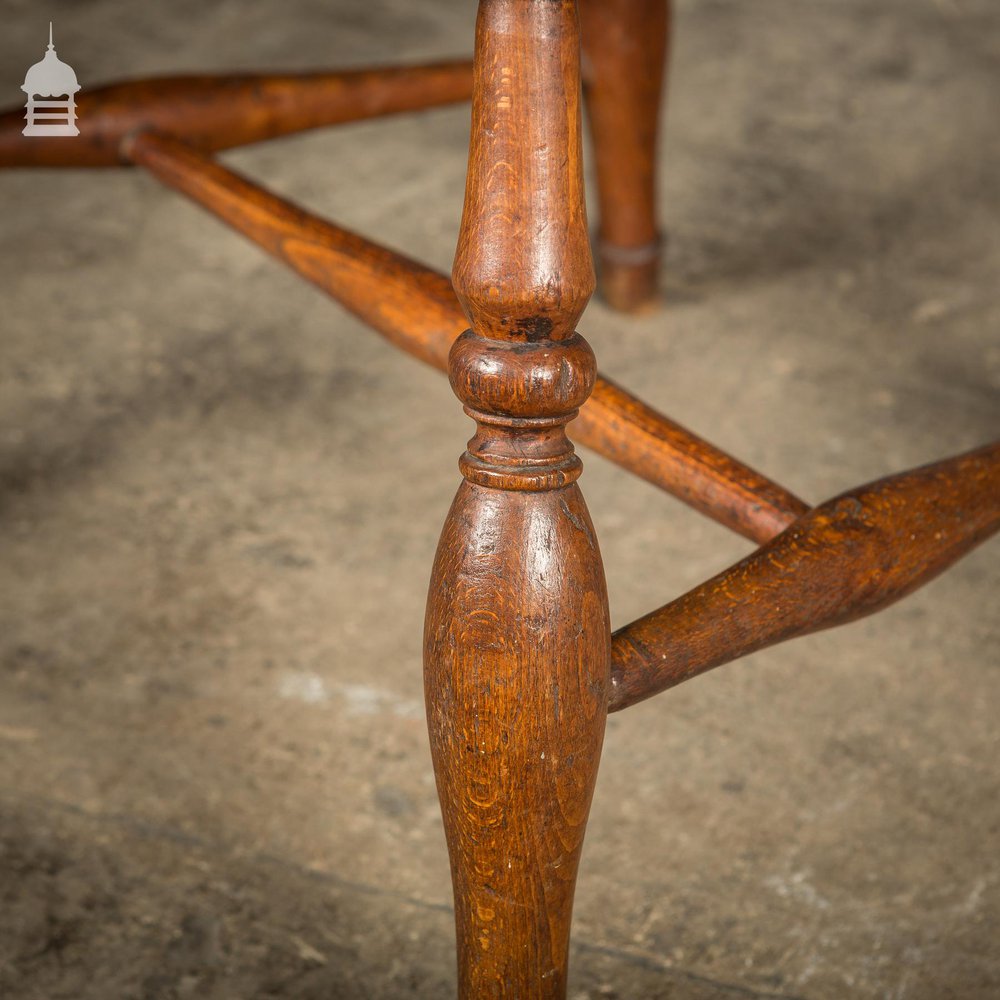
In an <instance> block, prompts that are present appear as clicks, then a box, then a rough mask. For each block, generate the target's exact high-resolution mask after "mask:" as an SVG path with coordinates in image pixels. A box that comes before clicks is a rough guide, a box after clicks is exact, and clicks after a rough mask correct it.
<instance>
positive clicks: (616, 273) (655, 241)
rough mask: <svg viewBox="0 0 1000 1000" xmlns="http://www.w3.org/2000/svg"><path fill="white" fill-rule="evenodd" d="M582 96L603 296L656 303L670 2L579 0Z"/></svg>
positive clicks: (616, 302) (628, 304) (633, 306)
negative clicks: (592, 165)
mask: <svg viewBox="0 0 1000 1000" xmlns="http://www.w3.org/2000/svg"><path fill="white" fill-rule="evenodd" d="M580 19H581V24H582V28H583V49H584V65H585V67H586V69H585V79H584V94H585V96H586V101H587V110H588V112H589V115H588V117H589V119H590V129H591V134H592V136H593V139H594V154H595V167H596V172H597V194H598V204H599V206H600V224H599V227H598V277H599V279H600V283H599V288H600V292H601V295H602V296H603V297H604V298H605V299H606V300H607V301H608V303H609V304H610V305H612V306H614V307H615V308H617V309H624V310H628V311H636V310H639V309H643V308H646V307H648V306H650V305H651V304H652V303H653V302H655V300H656V297H657V276H658V272H659V264H660V242H661V241H660V232H659V227H658V225H657V219H656V147H657V136H658V129H659V117H660V103H661V99H662V92H663V83H664V77H665V73H666V61H667V53H668V49H669V35H670V23H671V3H670V0H580Z"/></svg>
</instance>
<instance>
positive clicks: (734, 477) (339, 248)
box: [123, 131, 809, 543]
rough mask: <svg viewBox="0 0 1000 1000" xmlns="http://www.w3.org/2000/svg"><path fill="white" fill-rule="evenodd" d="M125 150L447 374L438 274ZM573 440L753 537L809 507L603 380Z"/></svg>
mask: <svg viewBox="0 0 1000 1000" xmlns="http://www.w3.org/2000/svg"><path fill="white" fill-rule="evenodd" d="M123 155H124V156H126V157H127V158H128V159H129V160H130V161H131V162H133V163H135V164H137V165H138V166H141V167H143V168H144V169H146V170H148V171H149V172H150V173H151V174H152V175H153V176H154V177H156V178H157V179H158V180H160V181H161V182H162V183H163V184H165V185H166V186H167V187H170V188H172V189H173V190H175V191H177V192H179V193H181V194H184V195H186V196H187V197H189V198H191V199H192V200H194V201H195V202H197V203H198V204H199V205H201V206H202V207H203V208H205V209H207V210H208V211H210V212H211V213H212V214H213V215H215V216H216V217H217V218H219V219H220V220H222V221H223V222H225V223H227V224H228V225H230V226H232V227H233V228H234V229H236V230H237V231H238V232H240V233H241V234H243V235H244V236H246V237H247V238H248V239H250V240H252V241H253V242H254V243H256V244H257V245H258V246H260V247H262V248H263V249H264V250H266V251H267V252H268V253H270V254H272V255H273V256H274V257H276V258H277V259H278V260H280V261H282V262H283V263H285V264H286V265H288V266H289V267H290V268H292V270H294V271H295V272H296V273H298V274H300V275H301V276H302V277H304V278H306V279H307V280H308V281H310V282H312V283H313V284H314V285H316V286H317V287H319V288H320V289H322V290H323V291H324V292H326V293H327V294H328V295H330V296H331V297H332V298H334V299H336V300H337V301H338V302H339V303H340V304H341V305H342V306H343V307H344V308H346V309H347V310H348V311H350V312H351V313H353V314H354V315H355V316H357V317H359V318H360V319H362V320H363V321H364V322H365V323H367V324H368V325H370V326H372V327H373V328H374V329H375V330H377V331H378V332H379V333H381V334H382V335H383V336H384V337H385V338H386V339H387V340H389V341H390V342H391V343H392V344H394V345H395V346H396V347H399V348H401V349H402V350H404V351H406V352H408V353H409V354H412V355H413V356H414V357H416V358H419V359H420V360H421V361H424V362H425V363H427V364H429V365H431V366H433V367H435V368H438V369H439V370H441V371H446V370H447V364H448V352H449V350H450V348H451V345H452V343H453V342H454V341H455V339H456V338H457V337H458V336H459V334H461V333H462V332H463V331H464V330H465V329H466V328H467V327H468V321H467V320H466V318H465V316H464V314H463V313H462V310H461V307H460V306H459V304H458V300H457V298H456V296H455V292H454V290H453V289H452V285H451V281H450V280H449V279H448V278H447V277H446V276H445V275H443V274H440V273H439V272H437V271H434V270H432V269H431V268H428V267H424V266H423V265H422V264H419V263H417V262H416V261H413V260H410V259H409V258H407V257H405V256H403V255H402V254H399V253H396V252H394V251H392V250H389V249H387V248H385V247H382V246H380V245H378V244H377V243H374V242H372V241H370V240H367V239H365V238H364V237H362V236H359V235H357V234H355V233H352V232H350V231H349V230H346V229H343V228H341V227H340V226H336V225H334V224H333V223H330V222H327V221H325V220H323V219H320V218H318V217H317V216H315V215H312V214H310V213H309V212H307V211H305V210H304V209H302V208H300V207H298V206H296V205H294V204H292V203H291V202H289V201H287V200H285V199H283V198H279V197H278V196H277V195H274V194H272V193H271V192H269V191H267V190H265V189H264V188H262V187H261V186H260V185H258V184H255V183H254V182H252V181H250V180H249V179H247V178H246V177H243V176H242V175H240V174H239V173H237V172H236V171H233V170H230V169H228V168H227V167H224V166H223V165H222V164H220V163H218V162H216V161H215V160H214V159H213V158H212V157H210V156H207V155H205V154H204V153H202V152H200V151H198V150H196V149H193V148H192V147H191V146H190V145H188V144H187V143H186V142H182V141H180V140H179V139H176V138H173V137H171V136H166V135H161V134H159V133H157V132H154V131H141V132H138V133H135V134H133V135H132V136H130V137H129V138H128V139H127V140H126V141H125V143H124V144H123ZM569 433H570V436H571V437H572V438H573V439H574V440H576V441H578V442H579V443H581V444H584V445H586V446H587V447H590V448H593V449H594V450H595V451H597V452H598V453H599V454H601V455H604V456H605V457H607V458H608V459H610V460H611V461H613V462H615V463H616V464H618V465H620V466H621V467H622V468H624V469H627V470H629V471H631V472H633V473H635V474H636V475H638V476H640V477H642V478H643V479H645V480H646V481H647V482H649V483H652V484H653V485H655V486H658V487H660V488H661V489H663V490H665V491H666V492H668V493H671V494H673V495H674V496H676V497H677V498H678V499H680V500H682V501H683V502H685V503H687V504H688V505H689V506H691V507H693V508H694V509H695V510H698V511H700V512H701V513H703V514H706V515H707V516H709V517H711V518H713V519H714V520H716V521H718V522H719V523H720V524H723V525H725V526H726V527H728V528H731V529H732V530H733V531H736V532H738V533H739V534H741V535H743V536H744V537H746V538H749V539H750V540H752V541H756V542H758V543H759V542H763V541H766V540H767V539H769V538H772V537H774V535H776V534H778V533H779V532H780V531H782V530H783V529H784V528H786V527H787V526H788V525H789V524H791V523H793V522H794V521H795V520H796V518H798V517H801V515H802V514H804V513H805V512H806V511H807V510H808V509H809V507H808V505H807V504H806V503H804V502H803V501H802V500H799V499H798V498H797V497H795V496H793V495H792V494H791V493H789V492H788V491H787V490H785V489H783V488H782V487H780V486H778V485H777V484H776V483H773V482H771V481H770V480H769V479H767V478H766V477H765V476H762V475H761V474H760V473H758V472H755V471H754V470H753V469H751V468H749V467H747V466H745V465H743V464H742V463H740V462H738V461H737V460H736V459H735V458H731V457H730V456H729V455H727V454H726V453H725V452H723V451H720V450H719V449H718V448H715V447H714V446H713V445H711V444H709V443H708V442H706V441H703V440H702V439H701V438H699V437H697V436H696V435H694V434H692V433H691V432H690V431H688V430H686V429H685V428H684V427H682V426H680V425H679V424H676V423H674V422H673V421H672V420H669V419H668V418H667V417H665V416H663V415H662V414H660V413H657V412H656V411H655V410H654V409H652V408H651V407H649V406H647V405H646V404H645V403H643V402H641V401H640V400H638V399H636V398H635V397H634V396H632V395H631V394H629V393H628V392H626V391H625V390H624V389H621V388H619V387H618V386H617V385H615V384H614V383H613V382H610V381H609V380H607V379H604V378H601V377H600V376H599V377H598V379H597V384H596V385H595V387H594V390H593V393H592V395H591V396H590V398H589V399H588V400H587V402H586V403H585V404H584V405H583V407H582V408H581V410H580V413H579V416H578V417H577V418H576V419H575V420H574V421H573V422H572V423H571V424H570V425H569Z"/></svg>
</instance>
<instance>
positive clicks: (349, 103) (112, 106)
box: [0, 61, 472, 167]
mask: <svg viewBox="0 0 1000 1000" xmlns="http://www.w3.org/2000/svg"><path fill="white" fill-rule="evenodd" d="M471 93H472V64H471V63H470V62H468V61H460V62H441V63H435V64H432V65H427V66H400V67H387V68H380V69H360V70H347V71H343V72H339V73H294V74H281V75H278V74H272V75H265V74H244V75H239V76H237V75H229V76H225V75H220V76H208V75H203V76H170V77H160V78H158V79H148V80H131V81H126V82H122V83H112V84H108V85H107V86H104V87H99V88H98V89H96V90H92V91H83V92H82V93H81V94H80V95H79V97H78V98H77V113H78V115H79V127H80V135H79V136H76V137H74V139H73V141H72V142H67V141H66V140H65V138H60V137H57V138H51V137H48V138H40V137H38V136H33V137H28V136H24V135H22V134H21V130H22V129H23V127H24V108H23V106H22V107H19V108H14V109H11V110H9V111H6V112H4V113H3V114H2V115H0V167H115V166H121V165H122V164H123V162H125V163H127V161H123V160H122V158H121V156H120V147H121V144H122V140H123V139H124V138H125V137H126V136H128V135H129V133H131V132H133V131H135V130H136V129H139V128H143V127H152V128H156V129H158V130H160V131H162V132H166V133H169V134H172V135H176V136H179V137H182V138H184V139H185V140H186V141H187V142H189V143H190V144H191V145H193V146H195V147H196V148H198V149H201V150H206V151H215V150H221V149H230V148H231V147H233V146H243V145H246V144H247V143H252V142H260V141H261V140H263V139H274V138H276V137H277V136H281V135H289V134H291V133H293V132H301V131H304V130H306V129H311V128H318V127H320V126H322V125H337V124H341V123H343V122H351V121H359V120H361V119H365V118H375V117H378V116H380V115H390V114H396V113H398V112H402V111H415V110H418V109H420V108H429V107H434V106H436V105H441V104H451V103H455V102H457V101H464V100H467V99H468V98H469V97H470V95H471Z"/></svg>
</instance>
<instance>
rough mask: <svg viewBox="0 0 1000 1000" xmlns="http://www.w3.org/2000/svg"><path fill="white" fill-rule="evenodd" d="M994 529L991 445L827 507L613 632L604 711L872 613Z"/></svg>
mask: <svg viewBox="0 0 1000 1000" xmlns="http://www.w3.org/2000/svg"><path fill="white" fill-rule="evenodd" d="M998 528H1000V442H996V443H994V444H990V445H986V446H985V447H983V448H979V449H977V450H976V451H971V452H969V453H968V454H965V455H959V456H957V457H955V458H950V459H946V460H944V461H942V462H936V463H934V464H932V465H926V466H923V467H922V468H919V469H913V470H912V471H910V472H904V473H900V474H899V475H895V476H889V477H887V478H885V479H880V480H877V481H876V482H874V483H869V484H868V485H866V486H859V487H858V488H857V489H853V490H849V491H848V492H847V493H843V494H841V495H840V496H838V497H835V498H834V499H833V500H828V501H827V502H826V503H824V504H821V505H820V506H819V507H817V508H815V509H814V510H812V511H810V512H809V513H808V514H806V515H805V516H803V517H802V518H800V519H799V520H798V521H796V522H795V524H794V525H792V526H791V527H790V528H788V530H786V531H785V532H783V533H782V534H781V535H779V536H778V537H777V538H775V539H774V540H773V541H771V542H770V543H768V544H767V545H764V546H763V547H762V548H760V549H758V550H757V551H756V552H754V553H753V554H752V555H750V556H748V557H747V558H746V559H743V560H741V561H740V562H738V563H737V564H736V565H735V566H732V567H730V568H729V569H727V570H725V571H724V572H722V573H720V574H719V575H718V576H715V577H713V578H712V579H711V580H708V581H707V582H705V583H703V584H702V585H701V586H700V587H696V588H695V589H694V590H692V591H690V592H689V593H687V594H685V595H684V596H683V597H680V598H678V599H677V600H676V601H672V602H671V603H670V604H667V605H666V606H665V607H662V608H660V609H659V610H658V611H654V612H652V613H651V614H649V615H646V616H645V617H644V618H640V619H639V620H638V621H636V622H633V623H632V624H631V625H627V626H626V627H625V628H623V629H620V630H619V631H617V632H616V633H615V636H614V644H613V648H612V655H613V667H612V676H613V694H612V696H611V710H612V711H614V710H617V709H620V708H625V707H627V706H628V705H633V704H635V703H636V702H638V701H642V700H643V699H644V698H649V697H650V696H651V695H654V694H657V693H658V692H660V691H664V690H666V689H667V688H670V687H673V686H674V685H676V684H680V683H681V682H682V681H685V680H687V679H688V678H690V677H694V676H696V675H697V674H700V673H704V672H705V671H706V670H711V669H712V668H713V667H717V666H719V665H720V664H723V663H728V662H730V661H731V660H735V659H737V658H738V657H741V656H746V655H747V654H748V653H753V652H755V651H756V650H758V649H763V648H764V647H766V646H772V645H774V644H775V643H778V642H782V641H784V640H785V639H792V638H794V637H795V636H800V635H807V634H809V633H810V632H817V631H819V630H820V629H825V628H832V627H833V626H834V625H842V624H844V623H846V622H851V621H854V620H855V619H857V618H863V617H864V616H865V615H870V614H874V613H875V612H876V611H880V610H881V609H882V608H884V607H887V606H888V605H890V604H892V603H893V602H895V601H898V600H899V599H900V598H901V597H905V596H906V595H907V594H909V593H911V592H912V591H914V590H916V589H917V588H918V587H920V586H922V585H923V584H925V583H927V582H928V581H929V580H932V579H933V578H934V577H936V576H937V575H938V574H939V573H941V572H943V571H944V570H945V569H947V568H948V567H949V566H950V565H951V564H952V563H953V562H955V561H956V560H957V559H960V558H961V557H962V556H963V555H965V553H966V552H968V551H969V550H970V549H972V548H974V547H975V546H976V545H978V544H979V543H980V542H982V541H984V540H985V539H986V538H988V537H989V536H990V535H992V534H993V533H994V532H995V531H997V529H998Z"/></svg>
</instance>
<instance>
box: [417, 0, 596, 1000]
mask: <svg viewBox="0 0 1000 1000" xmlns="http://www.w3.org/2000/svg"><path fill="white" fill-rule="evenodd" d="M579 86H580V82H579V36H578V29H577V21H576V8H575V3H574V2H572V0H570V2H566V0H562V2H560V0H481V2H480V5H479V20H478V25H477V34H476V80H475V91H474V96H473V129H472V145H471V149H470V154H469V173H468V179H467V186H466V199H465V209H464V213H463V217H462V227H461V235H460V237H459V246H458V253H457V255H456V258H455V267H454V275H453V277H454V284H455V289H456V291H457V293H458V295H459V298H460V299H461V301H462V304H463V306H464V307H465V311H466V314H467V315H468V317H469V320H470V321H471V323H472V330H470V331H468V332H466V333H465V334H463V335H462V336H461V337H460V338H459V339H458V340H457V341H456V342H455V345H454V347H453V348H452V351H451V360H450V365H449V375H450V378H451V383H452V386H453V387H454V389H455V392H456V394H457V395H458V397H459V399H461V400H462V402H463V403H464V404H465V407H466V412H468V413H469V415H470V416H472V417H473V418H474V419H475V421H476V433H475V436H474V437H473V439H472V440H471V441H470V442H469V447H468V450H467V451H466V453H465V455H464V456H463V457H462V460H461V463H460V465H461V470H462V474H463V476H464V477H465V481H464V482H463V483H462V485H461V487H460V488H459V490H458V495H457V496H456V498H455V502H454V504H453V505H452V508H451V511H450V513H449V514H448V517H447V520H446V522H445V526H444V530H443V532H442V535H441V541H440V544H439V547H438V552H437V557H436V559H435V562H434V570H433V574H432V577H431V586H430V595H429V598H428V605H427V618H426V627H425V633H424V637H425V645H424V669H425V692H426V699H427V711H428V722H429V728H430V737H431V751H432V755H433V758H434V769H435V774H436V777H437V783H438V792H439V795H440V799H441V808H442V813H443V816H444V823H445V831H446V834H447V839H448V849H449V855H450V857H451V865H452V877H453V881H454V887H455V916H456V927H457V931H458V962H459V995H460V997H462V998H465V1000H473V998H477V1000H479V998H484V997H509V998H518V1000H532V998H542V997H545V998H559V997H564V996H565V994H566V968H567V953H568V948H569V928H570V918H571V913H572V905H573V891H574V886H575V881H576V872H577V866H578V864H579V859H580V851H581V848H582V845H583V836H584V830H585V827H586V822H587V814H588V812H589V808H590V800H591V796H592V794H593V788H594V782H595V779H596V776H597V766H598V761H599V758H600V753H601V744H602V740H603V735H604V724H605V718H606V714H607V713H606V708H607V695H608V681H609V656H610V639H611V635H610V626H609V616H608V604H607V594H606V592H605V584H604V573H603V569H602V565H601V557H600V553H599V551H598V548H597V541H596V538H595V535H594V529H593V525H592V524H591V522H590V517H589V515H588V513H587V508H586V506H585V504H584V501H583V496H582V494H581V493H580V490H579V488H578V486H577V485H576V479H577V477H578V476H579V474H580V461H579V459H578V458H577V457H576V455H575V454H574V452H573V447H572V445H571V444H570V442H569V440H568V438H567V437H566V434H565V425H566V423H567V422H568V421H569V420H570V418H571V417H572V416H573V414H574V412H575V411H576V409H577V407H579V406H580V405H581V404H582V403H583V402H584V400H585V399H586V398H587V395H588V394H589V393H590V391H591V388H592V387H593V384H594V379H595V376H596V365H595V361H594V357H593V354H592V352H591V351H590V348H589V347H588V346H587V344H586V342H585V341H584V340H583V339H582V338H581V337H580V336H579V334H577V333H576V332H575V326H576V322H577V320H578V319H579V317H580V315H581V313H582V312H583V309H584V307H585V306H586V303H587V300H588V299H589V297H590V295H591V293H592V291H593V287H594V273H593V264H592V261H591V257H590V248H589V245H588V238H587V227H586V217H585V210H584V200H583V174H582V167H581V155H580V132H579Z"/></svg>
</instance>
